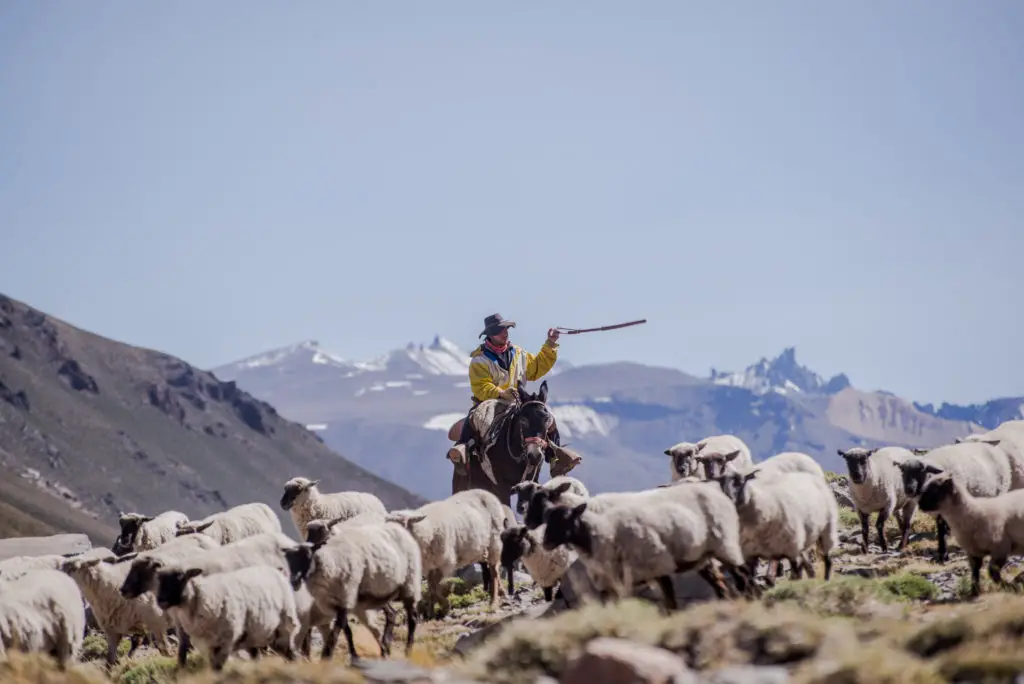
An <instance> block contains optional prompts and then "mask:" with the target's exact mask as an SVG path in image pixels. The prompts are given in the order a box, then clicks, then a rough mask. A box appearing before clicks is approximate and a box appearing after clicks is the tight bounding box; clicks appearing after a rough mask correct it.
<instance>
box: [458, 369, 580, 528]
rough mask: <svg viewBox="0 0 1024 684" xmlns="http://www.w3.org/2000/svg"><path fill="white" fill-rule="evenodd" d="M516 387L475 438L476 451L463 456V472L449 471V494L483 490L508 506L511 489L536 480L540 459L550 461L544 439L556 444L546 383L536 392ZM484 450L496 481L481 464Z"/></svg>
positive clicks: (556, 433)
mask: <svg viewBox="0 0 1024 684" xmlns="http://www.w3.org/2000/svg"><path fill="white" fill-rule="evenodd" d="M516 390H517V392H518V395H519V397H518V400H517V401H513V402H511V403H510V404H509V406H508V408H507V409H506V410H505V412H504V413H500V414H498V415H496V416H495V418H494V421H493V422H492V423H491V425H490V426H489V427H488V430H487V434H486V435H478V436H477V437H476V442H477V446H476V448H475V452H476V453H474V454H472V455H470V457H469V458H468V459H467V463H466V468H467V473H466V474H465V475H459V474H458V473H454V474H453V476H452V494H456V493H458V492H461V491H465V490H467V489H483V490H486V491H488V492H490V493H492V494H494V495H495V496H496V497H498V500H499V501H501V502H502V503H503V504H505V505H506V506H509V507H510V508H511V506H512V503H511V501H512V488H513V487H515V486H516V485H517V484H519V483H520V482H526V481H527V480H533V481H534V482H536V481H537V479H538V478H539V477H540V471H541V467H542V466H543V464H544V461H545V460H546V459H547V460H550V452H549V449H548V440H549V439H551V440H552V441H553V442H554V443H555V444H559V443H560V441H559V436H558V428H557V427H554V428H552V426H553V424H554V416H553V415H552V414H551V409H549V408H548V405H547V399H548V383H547V380H545V381H544V382H542V383H541V384H540V389H539V390H538V392H537V393H536V394H530V393H529V392H527V391H526V386H525V385H524V384H523V382H522V381H520V382H519V383H518V386H517V387H516ZM484 450H486V456H487V459H488V460H489V461H490V465H491V470H492V472H493V473H494V480H497V481H496V482H495V481H494V480H491V478H490V477H488V475H487V473H486V472H484V469H483V467H482V459H483V456H484V454H483V452H484Z"/></svg>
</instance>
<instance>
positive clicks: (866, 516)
mask: <svg viewBox="0 0 1024 684" xmlns="http://www.w3.org/2000/svg"><path fill="white" fill-rule="evenodd" d="M857 515H858V516H859V517H860V551H861V553H867V552H868V530H869V529H871V524H870V523H871V514H870V513H865V512H863V511H857Z"/></svg>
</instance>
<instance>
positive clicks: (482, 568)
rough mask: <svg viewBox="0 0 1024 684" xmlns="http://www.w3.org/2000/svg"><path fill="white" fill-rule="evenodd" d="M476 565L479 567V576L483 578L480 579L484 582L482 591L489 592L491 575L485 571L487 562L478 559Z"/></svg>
mask: <svg viewBox="0 0 1024 684" xmlns="http://www.w3.org/2000/svg"><path fill="white" fill-rule="evenodd" d="M477 565H478V566H479V567H480V577H482V578H483V579H482V581H483V583H484V591H485V592H487V593H488V594H489V593H491V575H490V573H489V572H488V571H487V563H484V562H483V561H480V562H478V563H477Z"/></svg>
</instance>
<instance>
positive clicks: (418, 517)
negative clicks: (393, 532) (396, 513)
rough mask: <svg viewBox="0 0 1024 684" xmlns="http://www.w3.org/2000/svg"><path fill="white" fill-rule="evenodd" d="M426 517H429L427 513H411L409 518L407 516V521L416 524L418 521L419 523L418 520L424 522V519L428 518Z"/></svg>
mask: <svg viewBox="0 0 1024 684" xmlns="http://www.w3.org/2000/svg"><path fill="white" fill-rule="evenodd" d="M426 519H427V516H426V514H421V515H410V516H409V517H408V518H406V521H407V522H408V523H409V524H410V525H415V524H416V523H418V522H423V521H424V520H426Z"/></svg>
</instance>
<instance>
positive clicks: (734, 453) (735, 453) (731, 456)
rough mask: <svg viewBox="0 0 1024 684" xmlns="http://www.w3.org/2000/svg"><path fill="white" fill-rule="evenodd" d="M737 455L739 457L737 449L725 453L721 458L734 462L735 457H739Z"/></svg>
mask: <svg viewBox="0 0 1024 684" xmlns="http://www.w3.org/2000/svg"><path fill="white" fill-rule="evenodd" d="M739 455H740V450H739V449H737V450H736V451H730V452H729V453H727V454H726V455H725V456H723V457H722V458H724V459H725V460H726V461H733V460H735V459H736V457H737V456H739Z"/></svg>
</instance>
